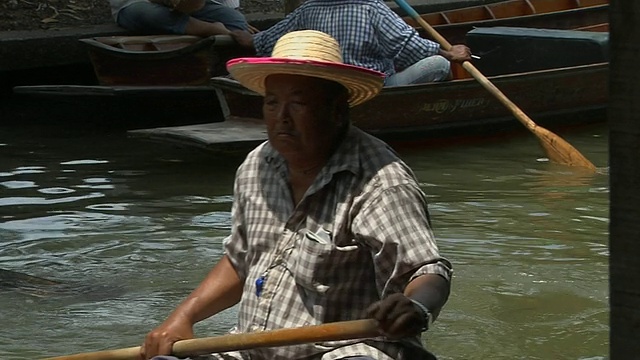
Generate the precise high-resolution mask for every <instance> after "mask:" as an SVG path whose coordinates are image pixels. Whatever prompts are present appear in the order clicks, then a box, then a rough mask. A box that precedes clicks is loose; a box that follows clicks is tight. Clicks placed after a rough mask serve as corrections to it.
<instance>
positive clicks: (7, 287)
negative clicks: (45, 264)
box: [0, 269, 125, 302]
mask: <svg viewBox="0 0 640 360" xmlns="http://www.w3.org/2000/svg"><path fill="white" fill-rule="evenodd" d="M0 291H1V292H7V291H13V292H16V293H19V294H23V295H27V296H30V297H34V298H64V299H66V300H67V301H70V302H87V301H102V300H106V299H112V298H116V297H119V296H122V295H124V294H125V288H124V287H123V286H121V285H115V284H83V283H79V282H61V281H57V280H51V279H45V278H41V277H37V276H32V275H28V274H24V273H20V272H17V271H12V270H7V269H0Z"/></svg>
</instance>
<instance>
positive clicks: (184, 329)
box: [140, 317, 193, 360]
mask: <svg viewBox="0 0 640 360" xmlns="http://www.w3.org/2000/svg"><path fill="white" fill-rule="evenodd" d="M192 338H193V325H192V324H191V322H190V321H188V320H186V319H184V318H181V317H175V318H171V317H170V318H169V319H167V320H166V321H165V322H164V323H162V324H161V325H160V326H158V327H157V328H155V329H153V330H152V331H151V332H150V333H149V334H147V337H146V338H145V339H144V343H143V344H142V346H140V359H141V360H147V359H151V358H152V357H154V356H157V355H170V354H171V351H172V349H173V343H175V342H176V341H178V340H184V339H192Z"/></svg>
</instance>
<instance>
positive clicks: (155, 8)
mask: <svg viewBox="0 0 640 360" xmlns="http://www.w3.org/2000/svg"><path fill="white" fill-rule="evenodd" d="M109 2H110V4H111V13H112V15H113V17H114V19H115V21H116V24H118V25H119V26H120V27H123V28H125V29H127V30H129V31H131V32H134V33H138V34H152V35H153V34H179V35H183V34H186V35H196V36H202V37H207V36H213V35H229V34H231V32H232V31H235V32H247V34H249V33H248V30H249V25H248V24H247V21H246V19H245V18H244V15H242V13H240V12H239V11H238V10H236V9H233V8H231V7H228V6H224V5H222V4H221V3H219V2H217V1H213V0H109Z"/></svg>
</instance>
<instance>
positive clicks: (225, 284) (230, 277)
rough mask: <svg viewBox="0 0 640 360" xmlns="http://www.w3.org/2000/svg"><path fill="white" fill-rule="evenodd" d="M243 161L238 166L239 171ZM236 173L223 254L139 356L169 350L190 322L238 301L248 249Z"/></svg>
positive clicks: (187, 334)
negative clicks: (229, 224)
mask: <svg viewBox="0 0 640 360" xmlns="http://www.w3.org/2000/svg"><path fill="white" fill-rule="evenodd" d="M242 167H243V166H242V165H241V166H240V167H239V168H238V170H237V172H238V173H239V172H240V171H241V169H242ZM240 182H241V181H239V180H238V176H237V175H236V180H235V181H234V187H233V204H232V206H231V217H232V222H233V228H232V229H231V235H230V236H229V237H227V238H226V239H225V241H224V247H225V255H224V256H222V258H221V259H220V261H219V262H218V263H217V264H216V265H215V266H214V267H213V269H211V271H209V274H207V276H206V277H205V279H204V280H203V281H202V282H201V283H200V285H198V287H197V288H196V289H195V290H194V291H193V292H191V294H190V295H189V296H188V297H187V298H186V299H185V300H184V301H182V303H180V305H178V307H176V309H175V310H174V311H173V312H172V313H171V314H170V315H169V317H168V318H167V319H166V320H165V321H164V322H163V323H162V324H161V325H160V326H158V327H157V328H155V329H154V330H152V331H151V332H150V333H149V334H148V335H147V336H146V338H145V340H144V344H143V345H142V346H141V347H140V358H141V359H150V358H152V357H153V356H156V355H166V354H170V353H171V349H172V347H173V343H174V342H176V341H178V340H183V339H190V338H193V325H194V324H195V323H197V322H198V321H201V320H203V319H206V318H208V317H210V316H212V315H214V314H217V313H219V312H220V311H222V310H224V309H227V308H229V307H231V306H233V305H235V304H236V303H238V302H239V301H240V299H241V297H242V290H243V285H244V279H245V278H246V274H245V273H244V271H243V269H244V257H245V255H246V249H247V239H246V231H245V229H246V226H245V214H244V204H245V201H244V198H243V196H242V190H241V187H242V186H241V185H240Z"/></svg>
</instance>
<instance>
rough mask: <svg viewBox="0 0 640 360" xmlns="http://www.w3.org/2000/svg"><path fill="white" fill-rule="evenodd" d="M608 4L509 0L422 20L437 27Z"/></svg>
mask: <svg viewBox="0 0 640 360" xmlns="http://www.w3.org/2000/svg"><path fill="white" fill-rule="evenodd" d="M608 4H609V1H608V0H511V1H502V2H499V3H494V4H487V5H479V6H471V7H466V8H461V9H454V10H448V11H441V12H435V13H429V14H424V15H422V18H423V19H424V20H425V21H426V22H427V23H429V24H430V25H432V26H437V25H448V24H463V23H474V22H481V21H486V20H496V19H506V18H512V17H520V16H528V15H539V14H546V13H552V12H558V11H569V10H574V9H577V8H586V7H595V6H607V5H608ZM407 22H408V23H409V24H410V25H412V26H414V27H418V26H419V25H418V24H417V22H416V21H415V20H413V19H407Z"/></svg>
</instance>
